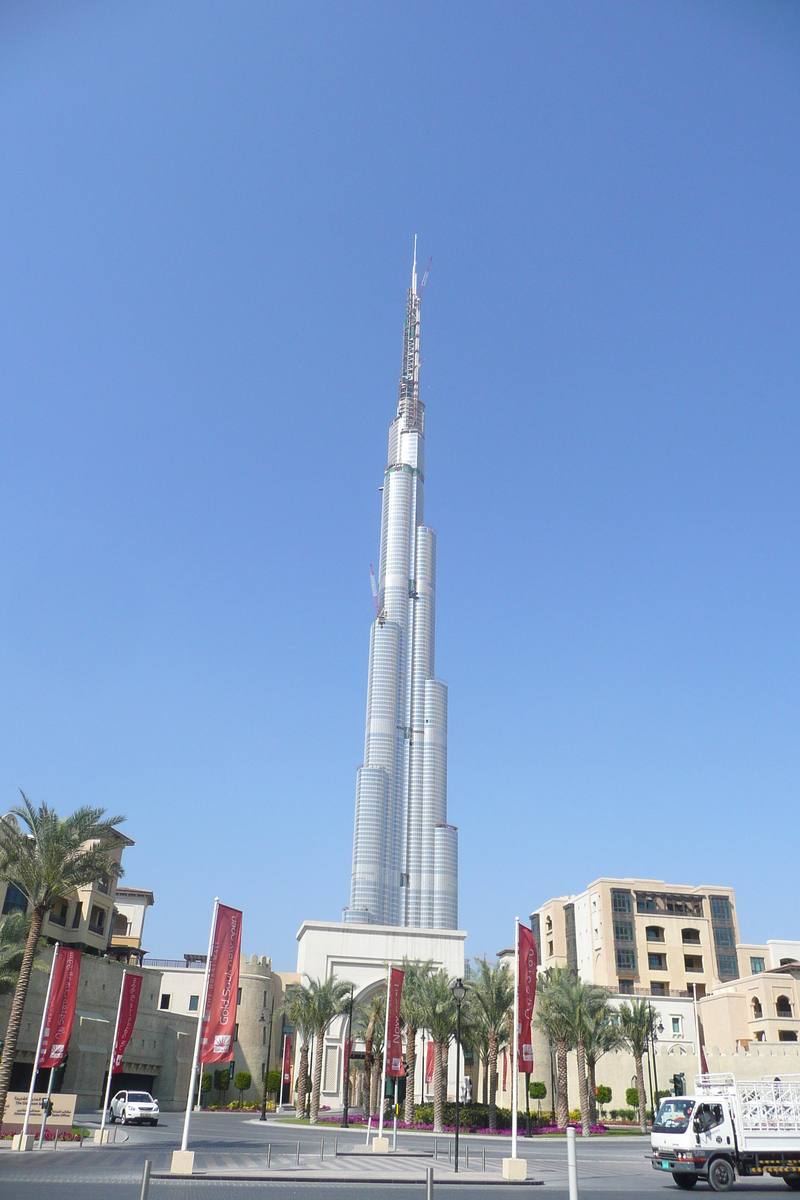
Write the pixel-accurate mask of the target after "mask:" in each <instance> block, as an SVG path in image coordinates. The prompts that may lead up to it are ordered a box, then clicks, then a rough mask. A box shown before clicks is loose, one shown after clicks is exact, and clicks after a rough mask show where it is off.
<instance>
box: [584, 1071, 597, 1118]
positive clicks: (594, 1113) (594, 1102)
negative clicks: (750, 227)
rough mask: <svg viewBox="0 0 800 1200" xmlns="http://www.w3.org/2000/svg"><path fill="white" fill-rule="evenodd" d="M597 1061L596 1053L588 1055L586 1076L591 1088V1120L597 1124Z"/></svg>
mask: <svg viewBox="0 0 800 1200" xmlns="http://www.w3.org/2000/svg"><path fill="white" fill-rule="evenodd" d="M596 1069H597V1063H596V1062H595V1060H594V1055H592V1054H587V1055H586V1076H587V1085H588V1088H589V1121H590V1122H591V1124H592V1125H596V1124H597V1078H596V1075H595V1071H596Z"/></svg>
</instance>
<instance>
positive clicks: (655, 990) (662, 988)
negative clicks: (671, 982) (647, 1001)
mask: <svg viewBox="0 0 800 1200" xmlns="http://www.w3.org/2000/svg"><path fill="white" fill-rule="evenodd" d="M650 992H651V994H652V995H653V996H668V995H669V988H668V987H667V985H666V983H659V982H658V980H653V982H652V983H651V984H650Z"/></svg>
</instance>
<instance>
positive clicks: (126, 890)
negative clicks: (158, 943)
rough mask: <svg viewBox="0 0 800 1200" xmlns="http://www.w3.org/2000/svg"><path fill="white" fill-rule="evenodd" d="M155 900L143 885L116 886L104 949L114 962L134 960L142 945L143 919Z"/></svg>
mask: <svg viewBox="0 0 800 1200" xmlns="http://www.w3.org/2000/svg"><path fill="white" fill-rule="evenodd" d="M154 903H155V900H154V899H153V893H152V892H150V891H148V890H147V889H146V888H132V887H123V886H122V885H119V886H118V887H117V894H116V898H115V904H114V911H113V925H112V930H111V941H110V943H109V947H108V952H109V954H110V955H112V957H113V958H116V960H117V961H118V962H125V963H138V964H139V965H140V966H141V962H142V959H143V958H144V956H145V954H146V953H147V951H146V950H145V949H144V921H145V917H146V916H147V910H148V908H152V906H153V904H154Z"/></svg>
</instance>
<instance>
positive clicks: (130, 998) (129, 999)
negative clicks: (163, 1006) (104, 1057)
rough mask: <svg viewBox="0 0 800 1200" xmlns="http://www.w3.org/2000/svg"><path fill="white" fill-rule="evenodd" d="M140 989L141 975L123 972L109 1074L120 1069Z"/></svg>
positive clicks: (115, 1072)
mask: <svg viewBox="0 0 800 1200" xmlns="http://www.w3.org/2000/svg"><path fill="white" fill-rule="evenodd" d="M141 991H142V976H141V975H129V974H128V972H127V971H126V972H125V979H124V981H123V984H122V1003H121V1005H120V1009H119V1025H118V1026H117V1040H116V1042H115V1043H114V1057H113V1059H112V1060H111V1074H112V1075H117V1074H118V1073H119V1072H120V1071H121V1070H122V1056H123V1054H124V1053H125V1051H126V1050H127V1048H128V1042H129V1041H130V1040H131V1035H132V1033H133V1027H134V1025H135V1024H136V1013H137V1012H138V1010H139V996H140V994H141Z"/></svg>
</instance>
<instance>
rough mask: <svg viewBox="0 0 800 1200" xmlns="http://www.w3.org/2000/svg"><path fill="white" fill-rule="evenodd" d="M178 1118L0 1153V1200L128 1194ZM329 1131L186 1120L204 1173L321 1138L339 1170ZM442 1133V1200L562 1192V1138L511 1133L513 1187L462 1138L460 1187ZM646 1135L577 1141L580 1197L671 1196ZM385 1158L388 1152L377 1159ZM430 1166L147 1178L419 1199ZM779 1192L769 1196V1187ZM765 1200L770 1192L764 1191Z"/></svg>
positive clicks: (251, 1198) (412, 1144)
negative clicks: (120, 1138) (102, 1141)
mask: <svg viewBox="0 0 800 1200" xmlns="http://www.w3.org/2000/svg"><path fill="white" fill-rule="evenodd" d="M84 1123H85V1124H86V1125H89V1126H92V1125H96V1124H97V1120H96V1118H95V1117H92V1118H89V1119H84ZM181 1127H182V1117H181V1115H180V1114H177V1113H166V1114H164V1115H163V1116H162V1119H161V1123H160V1125H159V1126H158V1128H156V1129H150V1128H142V1129H138V1128H130V1127H129V1128H127V1129H126V1130H125V1131H124V1132H125V1133H126V1134H127V1135H128V1140H127V1141H126V1142H124V1143H121V1144H119V1145H117V1146H111V1147H108V1148H105V1147H104V1148H102V1149H101V1148H99V1147H94V1146H88V1145H87V1146H85V1147H84V1149H83V1150H71V1149H70V1150H67V1149H64V1150H61V1151H56V1152H54V1151H53V1150H52V1147H50V1148H48V1149H45V1150H43V1151H42V1152H41V1153H31V1154H12V1153H11V1152H9V1151H7V1150H3V1151H2V1152H0V1200H40V1198H41V1197H47V1198H48V1200H105V1198H106V1197H113V1198H114V1200H117V1198H119V1200H138V1198H139V1194H140V1186H141V1184H140V1181H141V1176H142V1167H143V1163H144V1160H145V1159H150V1160H151V1161H152V1162H153V1164H154V1166H153V1170H154V1171H155V1172H162V1171H168V1170H169V1162H170V1159H171V1154H172V1150H173V1149H175V1148H177V1146H178V1145H179V1144H180V1136H181ZM334 1137H338V1139H339V1150H340V1151H346V1150H348V1149H354V1148H355V1147H356V1146H357V1145H361V1144H363V1142H364V1137H365V1134H364V1131H363V1130H353V1131H351V1132H349V1133H348V1132H345V1131H343V1130H342V1129H340V1128H338V1127H334V1126H322V1125H318V1126H316V1127H315V1128H313V1129H312V1128H310V1127H308V1126H294V1125H291V1124H285V1123H282V1122H279V1121H275V1120H274V1119H273V1120H269V1121H267V1123H266V1124H260V1123H258V1122H254V1121H253V1120H252V1116H251V1115H250V1114H248V1115H241V1116H240V1115H238V1114H229V1113H226V1114H211V1113H209V1114H202V1115H198V1116H197V1117H195V1118H193V1121H192V1132H191V1138H190V1143H189V1144H190V1148H191V1149H193V1150H195V1151H196V1152H197V1153H198V1158H199V1159H201V1161H202V1162H203V1163H204V1165H205V1168H206V1170H213V1171H218V1170H222V1171H235V1170H237V1169H240V1168H241V1167H242V1166H246V1167H248V1168H249V1169H250V1170H252V1169H253V1168H254V1167H258V1168H259V1170H260V1164H261V1163H262V1162H263V1166H264V1173H265V1174H266V1153H267V1144H268V1143H269V1144H271V1147H272V1150H271V1169H270V1172H271V1174H272V1175H274V1174H282V1173H283V1172H284V1171H285V1172H287V1173H291V1174H293V1175H302V1174H303V1173H304V1172H305V1171H309V1172H310V1171H312V1170H314V1171H318V1170H319V1150H320V1143H321V1141H322V1139H323V1138H324V1139H325V1146H326V1164H328V1165H329V1167H330V1169H335V1170H337V1171H338V1170H341V1167H342V1163H341V1162H339V1163H338V1164H333V1163H332V1162H331V1159H332V1155H333V1139H334ZM298 1142H300V1158H301V1167H300V1170H299V1172H298V1169H297V1166H296V1153H297V1143H298ZM451 1142H452V1136H449V1137H440V1138H439V1139H438V1150H439V1159H438V1162H437V1163H436V1164H435V1178H436V1187H435V1190H436V1195H437V1197H443V1198H444V1200H477V1198H478V1197H479V1196H487V1195H488V1196H495V1195H499V1194H502V1195H506V1196H508V1197H509V1200H512V1198H513V1200H522V1198H523V1197H526V1198H528V1200H534V1198H535V1197H541V1198H542V1200H545V1197H550V1198H551V1200H568V1189H567V1163H566V1142H565V1140H564V1139H563V1138H532V1139H530V1141H528V1140H526V1139H520V1149H519V1152H520V1154H521V1155H522V1156H524V1157H525V1158H526V1159H527V1160H528V1178H529V1179H537V1180H541V1181H542V1183H543V1186H542V1187H541V1188H539V1187H535V1188H532V1187H515V1186H514V1185H513V1184H508V1183H503V1182H502V1178H501V1174H500V1171H501V1166H500V1164H501V1160H502V1158H503V1157H505V1156H506V1155H507V1154H509V1153H510V1142H509V1139H507V1138H502V1139H500V1138H478V1137H469V1138H465V1139H463V1141H462V1158H461V1164H462V1170H463V1167H464V1158H463V1154H464V1146H465V1145H466V1144H467V1143H468V1145H469V1154H470V1167H471V1168H472V1171H473V1176H472V1177H473V1178H474V1179H475V1183H474V1184H473V1185H470V1186H467V1187H464V1186H460V1185H459V1184H458V1183H457V1182H456V1177H455V1176H454V1174H453V1170H452V1166H451V1165H448V1143H451ZM484 1148H485V1150H486V1159H487V1170H486V1175H485V1177H482V1178H476V1177H475V1175H474V1171H475V1168H476V1167H478V1166H479V1165H480V1166H482V1152H483V1150H484ZM648 1149H649V1139H646V1138H641V1137H636V1136H632V1137H603V1138H592V1139H589V1140H588V1141H583V1140H582V1139H580V1138H579V1139H578V1186H579V1195H580V1197H581V1200H610V1198H611V1197H613V1196H624V1197H625V1200H636V1198H638V1197H642V1198H645V1197H648V1198H649V1197H653V1196H654V1195H658V1196H661V1197H663V1200H670V1198H672V1197H677V1196H679V1195H682V1194H683V1193H681V1192H679V1190H678V1189H677V1188H676V1187H675V1185H674V1184H673V1183H672V1182H671V1180H670V1179H669V1178H668V1177H664V1176H662V1175H660V1174H659V1173H657V1172H656V1171H654V1170H653V1169H652V1167H651V1165H650V1163H649V1162H648V1161H646V1159H645V1154H646V1153H647V1151H648ZM398 1150H403V1151H404V1152H406V1153H408V1154H412V1155H416V1154H420V1155H429V1154H430V1152H431V1151H432V1150H433V1138H432V1136H431V1135H425V1134H404V1133H401V1134H400V1135H399V1137H398ZM383 1161H384V1163H386V1160H383ZM348 1162H349V1163H352V1164H353V1168H354V1170H355V1169H356V1168H358V1169H359V1170H360V1172H361V1174H362V1175H363V1174H364V1172H365V1171H368V1170H370V1167H369V1164H368V1163H367V1162H365V1160H364V1159H363V1158H361V1159H358V1160H356V1159H351V1160H348ZM428 1165H434V1164H433V1161H432V1159H431V1158H430V1157H420V1158H419V1159H416V1158H411V1159H407V1160H405V1163H404V1168H405V1170H407V1171H411V1172H412V1174H413V1176H414V1177H415V1178H418V1180H419V1182H418V1183H410V1182H409V1183H400V1184H391V1183H385V1182H381V1183H377V1182H371V1181H369V1182H366V1181H365V1182H360V1183H359V1182H355V1181H350V1180H346V1181H342V1182H333V1181H329V1180H327V1179H326V1180H324V1181H323V1180H319V1181H317V1180H310V1179H307V1180H305V1181H303V1180H302V1179H300V1178H298V1179H294V1178H291V1179H289V1180H286V1181H280V1180H277V1179H270V1180H269V1181H266V1182H265V1181H252V1180H247V1181H238V1180H237V1181H233V1180H227V1181H222V1182H220V1181H210V1180H199V1179H195V1180H192V1181H191V1182H187V1181H185V1180H180V1179H168V1180H161V1179H154V1180H153V1181H152V1182H151V1185H150V1200H233V1194H235V1193H241V1194H242V1196H243V1200H244V1198H245V1197H246V1198H247V1200H262V1198H266V1197H273V1198H275V1200H310V1197H311V1196H314V1197H319V1198H320V1200H349V1198H351V1197H352V1198H353V1200H356V1198H357V1200H367V1197H371V1196H374V1195H376V1194H381V1195H386V1196H387V1197H391V1200H422V1197H424V1194H425V1193H424V1182H423V1181H424V1178H425V1169H426V1167H427V1166H428ZM775 1189H777V1192H776V1191H775ZM765 1192H767V1193H770V1194H771V1195H774V1196H776V1197H780V1196H787V1197H788V1195H789V1191H788V1189H787V1188H786V1187H785V1185H784V1184H783V1183H782V1182H781V1181H780V1180H773V1179H762V1180H754V1181H745V1182H742V1183H738V1184H737V1186H736V1189H735V1194H741V1195H742V1196H745V1195H747V1194H752V1193H758V1194H760V1195H762V1196H764V1193H765ZM703 1194H707V1195H710V1194H711V1193H710V1192H709V1189H708V1188H707V1187H706V1185H704V1184H699V1185H698V1188H697V1189H696V1191H695V1192H694V1195H695V1196H698V1197H700V1196H702V1195H703ZM764 1200H768V1197H766V1196H764Z"/></svg>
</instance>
